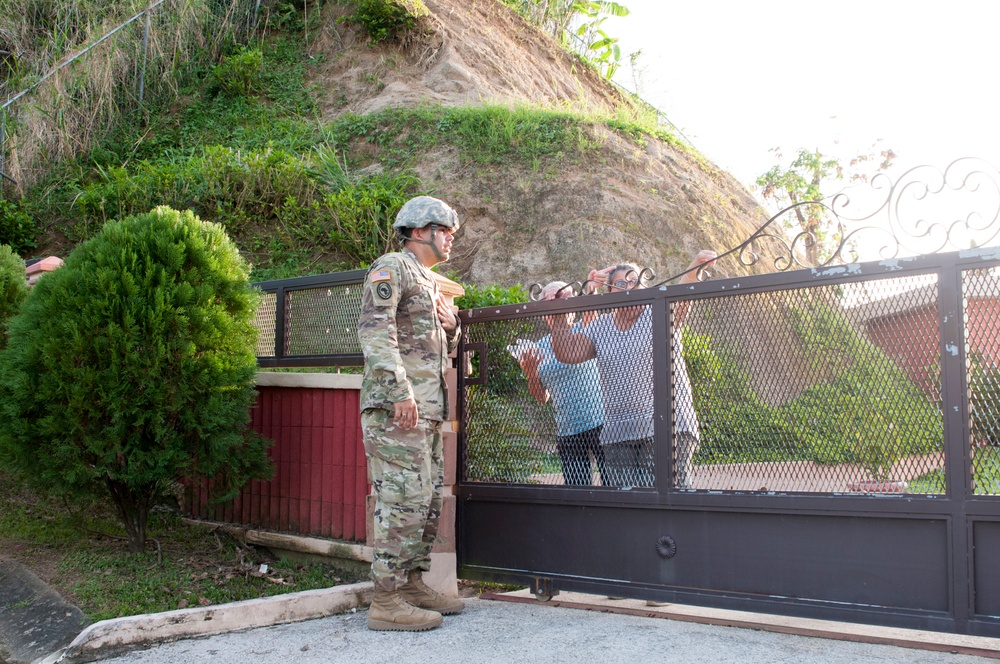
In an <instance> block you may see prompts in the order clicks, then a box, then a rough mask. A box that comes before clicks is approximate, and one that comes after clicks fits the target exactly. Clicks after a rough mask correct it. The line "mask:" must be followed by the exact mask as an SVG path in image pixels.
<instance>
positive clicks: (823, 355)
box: [683, 297, 943, 480]
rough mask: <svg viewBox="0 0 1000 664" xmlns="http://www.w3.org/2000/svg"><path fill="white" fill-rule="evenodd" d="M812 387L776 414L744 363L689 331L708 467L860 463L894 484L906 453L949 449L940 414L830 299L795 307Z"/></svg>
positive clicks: (688, 353)
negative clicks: (896, 469) (944, 445)
mask: <svg viewBox="0 0 1000 664" xmlns="http://www.w3.org/2000/svg"><path fill="white" fill-rule="evenodd" d="M788 311H789V320H790V322H791V323H792V328H793V330H794V331H795V333H796V339H797V342H798V348H797V349H796V350H790V352H796V353H798V354H799V355H800V357H802V358H803V359H804V360H805V361H806V363H807V364H808V366H809V375H810V376H811V377H813V379H812V384H811V385H809V386H808V387H806V388H805V389H804V390H802V392H801V393H800V394H799V395H798V396H796V397H795V398H793V399H791V400H790V401H788V402H786V403H784V404H782V405H780V406H771V405H769V404H767V403H765V402H764V401H763V400H762V399H761V398H760V397H759V396H758V394H757V392H756V391H755V389H754V384H753V379H752V377H751V376H750V374H749V373H748V372H747V371H745V370H744V369H741V368H740V365H739V362H738V360H737V359H736V355H735V354H734V353H731V352H729V351H727V350H726V349H724V348H716V346H715V344H714V343H713V340H712V339H711V338H710V337H709V336H708V335H699V334H696V333H694V332H692V331H690V330H687V329H685V330H684V333H683V334H684V358H685V361H686V362H687V365H688V372H689V375H690V378H691V383H692V389H693V392H694V403H695V408H696V410H697V412H698V417H699V421H700V423H701V438H702V440H701V445H700V447H699V450H698V452H697V456H696V459H698V460H699V461H700V462H702V463H706V462H711V463H719V462H733V461H742V462H746V461H785V460H787V461H793V460H811V461H815V462H817V463H829V464H839V463H857V464H859V465H861V466H862V467H863V468H865V470H866V471H867V472H868V473H869V475H870V476H871V477H872V478H873V479H877V480H884V479H886V478H887V476H888V474H889V472H890V470H891V468H892V466H893V465H894V464H895V463H896V462H897V461H899V460H900V459H901V458H902V457H903V456H905V455H908V454H926V453H929V452H933V451H937V450H940V449H941V445H942V440H943V429H942V422H941V416H940V413H939V412H937V411H936V410H935V406H934V405H933V404H932V403H931V402H930V401H929V400H928V399H927V398H926V397H925V396H924V394H923V393H922V392H921V391H920V389H919V388H918V387H917V386H916V385H915V384H914V383H913V382H912V381H911V380H910V379H909V378H908V377H907V375H906V373H905V372H904V371H903V370H902V369H900V368H899V366H898V365H896V363H895V362H893V361H892V360H891V359H890V358H888V357H887V356H886V355H885V354H884V353H883V352H882V351H881V350H879V349H878V348H876V347H875V346H873V345H872V344H871V343H869V342H868V341H866V340H865V339H864V338H862V337H861V336H860V335H859V334H858V332H857V331H856V330H854V329H853V328H852V327H851V325H850V323H849V322H848V321H847V320H846V318H845V317H844V315H843V314H842V313H840V312H839V311H837V310H836V309H835V307H834V306H833V305H831V304H829V303H827V302H824V301H823V300H822V298H820V297H816V298H814V299H809V298H806V299H804V301H803V302H801V303H800V304H799V305H798V306H794V307H790V308H789V309H788Z"/></svg>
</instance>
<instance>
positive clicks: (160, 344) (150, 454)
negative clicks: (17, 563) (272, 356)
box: [0, 207, 270, 551]
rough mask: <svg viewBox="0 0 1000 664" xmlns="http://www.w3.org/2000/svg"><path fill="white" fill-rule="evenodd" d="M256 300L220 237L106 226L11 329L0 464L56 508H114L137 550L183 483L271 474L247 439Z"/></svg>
mask: <svg viewBox="0 0 1000 664" xmlns="http://www.w3.org/2000/svg"><path fill="white" fill-rule="evenodd" d="M257 302H258V295H257V293H256V291H255V290H254V289H253V288H252V287H251V286H250V285H249V282H248V267H247V265H246V263H245V262H244V261H243V259H242V257H241V256H240V254H239V252H238V251H237V249H236V247H235V245H234V244H233V243H232V241H231V240H230V239H229V237H228V236H227V235H226V233H225V232H224V231H223V230H222V228H221V227H219V226H217V225H215V224H209V223H204V222H202V221H200V220H199V219H198V218H197V217H195V216H194V215H193V214H192V213H191V212H183V213H182V212H177V211H175V210H171V209H170V208H166V207H160V208H157V209H155V210H153V211H151V212H149V213H146V214H141V215H137V216H134V217H129V218H126V219H124V220H122V221H119V222H112V223H109V224H107V225H106V226H105V227H104V228H103V230H101V231H100V232H99V233H98V234H96V235H95V236H94V237H93V238H91V239H90V240H88V241H86V242H84V243H83V244H81V245H79V246H77V248H76V249H75V250H74V251H73V252H72V253H71V254H70V255H69V256H68V257H67V259H66V263H65V265H64V266H63V267H62V268H60V269H59V270H56V271H55V272H53V273H51V274H49V275H46V277H45V278H44V279H42V280H40V281H39V282H38V284H37V285H36V286H35V287H34V288H33V289H32V290H31V292H30V293H29V295H28V298H27V299H26V300H25V302H24V306H23V307H22V310H21V314H20V315H19V316H17V317H16V318H14V319H13V321H12V322H11V325H10V336H9V341H10V345H9V347H8V349H7V350H6V351H5V352H4V353H3V354H2V355H0V461H2V462H3V463H5V464H7V467H9V468H12V469H13V470H15V471H16V472H18V474H20V475H22V476H23V477H24V478H25V479H26V480H27V481H28V482H29V483H30V484H33V485H34V486H36V487H38V488H40V489H43V490H46V491H49V492H52V493H55V494H57V495H62V496H67V497H70V498H84V497H96V498H98V499H102V498H108V497H110V498H111V500H112V501H113V503H114V505H115V507H116V508H117V510H118V513H119V516H120V517H121V519H122V523H123V525H124V528H125V532H126V533H127V535H128V539H129V544H130V548H131V549H132V550H133V551H141V550H143V549H144V547H145V540H146V519H147V515H148V513H149V510H150V508H151V507H152V506H153V505H155V504H156V503H157V501H159V500H161V499H162V498H164V497H165V495H166V494H167V493H168V492H169V491H170V489H171V488H172V487H173V486H174V485H175V483H176V482H177V481H178V480H179V479H181V478H183V477H187V476H192V475H196V474H197V475H204V476H208V477H211V478H214V479H215V480H216V486H217V487H219V488H220V489H221V490H222V492H223V493H228V494H229V495H230V496H231V495H233V494H234V493H235V492H236V491H237V490H238V488H239V486H241V485H242V484H243V483H245V482H246V481H247V480H249V479H252V478H259V477H265V476H267V474H268V473H269V470H270V469H269V462H268V460H267V455H266V448H267V443H266V441H265V440H264V439H262V438H260V437H259V436H257V435H256V434H253V433H252V432H250V430H249V429H248V426H247V423H248V419H249V409H250V406H251V404H252V402H253V399H254V377H255V372H256V358H255V354H254V346H255V340H256V334H257V333H256V330H255V328H254V326H253V315H254V309H255V307H256V305H257ZM227 490H228V491H227Z"/></svg>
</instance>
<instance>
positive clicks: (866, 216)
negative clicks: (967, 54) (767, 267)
mask: <svg viewBox="0 0 1000 664" xmlns="http://www.w3.org/2000/svg"><path fill="white" fill-rule="evenodd" d="M855 194H856V195H858V198H860V199H861V200H860V202H858V203H855V202H854V201H852V198H851V196H852V195H855ZM959 197H961V200H959ZM803 208H812V209H814V210H815V209H816V208H818V209H819V210H821V214H822V217H823V223H824V225H825V226H826V228H827V229H829V230H828V235H829V239H828V240H827V241H826V243H825V246H823V247H821V252H822V253H820V254H818V256H817V254H816V253H815V252H809V251H808V249H809V248H810V247H813V246H815V245H816V244H817V243H818V240H817V238H816V237H815V236H814V235H813V234H812V233H810V232H808V231H801V232H799V233H798V234H797V235H795V236H793V237H792V238H791V239H790V240H789V239H788V238H787V237H785V236H783V235H781V234H779V233H777V232H775V231H774V230H773V229H771V227H772V226H773V225H774V223H775V222H776V221H778V220H782V219H787V218H788V216H789V215H791V214H795V213H796V211H800V210H802V209H803ZM956 212H958V214H956ZM998 219H1000V171H997V169H996V168H995V167H993V166H992V165H990V164H988V163H987V162H985V161H982V160H981V159H975V158H971V157H963V158H961V159H956V160H955V161H953V162H951V163H950V164H949V165H948V166H947V167H946V168H945V169H944V171H943V172H942V171H941V170H940V169H938V168H936V167H933V166H928V165H924V166H916V167H914V168H911V169H909V170H908V171H906V172H904V173H903V174H902V175H901V176H900V177H899V178H898V179H897V180H896V181H892V180H891V179H890V178H889V176H887V175H885V174H884V173H879V174H877V175H876V176H875V177H874V178H872V180H871V183H870V186H869V187H866V188H861V187H854V188H852V189H851V190H850V191H845V192H841V193H838V194H836V195H835V196H833V197H832V198H831V199H829V202H827V201H825V200H824V201H806V202H801V203H797V204H795V205H791V206H789V207H787V208H785V209H784V210H781V211H780V212H778V214H776V215H774V216H773V217H771V218H770V219H768V220H767V222H766V223H764V224H763V225H762V226H761V227H760V228H759V229H757V231H756V232H754V233H753V235H751V236H750V237H749V238H748V239H747V240H746V241H744V242H743V243H741V244H740V245H738V246H737V247H734V248H733V249H731V250H729V251H727V252H726V253H725V254H723V256H725V255H728V254H729V253H734V252H739V253H738V257H739V260H740V262H741V263H742V264H743V265H747V266H750V265H755V264H757V263H758V262H759V260H760V255H759V253H758V251H757V248H758V247H757V245H759V243H760V242H761V241H762V240H769V241H771V242H773V243H774V244H775V245H776V246H778V247H780V248H781V249H782V251H781V253H780V254H779V255H778V256H777V257H776V258H774V267H775V269H776V270H778V271H784V270H787V269H789V268H816V267H824V266H826V265H830V264H832V263H841V262H843V263H851V262H856V261H858V260H859V259H860V258H861V257H860V252H859V250H858V248H859V243H860V241H861V240H862V239H864V240H865V241H868V238H869V237H875V238H880V240H881V243H882V244H881V246H879V247H878V250H877V251H876V252H874V254H875V256H872V259H874V258H876V257H877V258H878V259H891V258H896V257H898V256H899V255H900V254H901V253H906V254H910V255H920V254H934V253H938V252H940V251H942V250H961V249H971V248H974V247H981V246H985V245H988V244H990V243H992V242H993V241H994V240H995V239H996V238H997V235H998V233H1000V223H998ZM810 253H812V254H813V256H817V258H818V259H817V260H813V261H809V260H806V259H805V257H806V256H807V255H809V254H810ZM721 257H722V256H720V258H721ZM681 274H684V273H683V272H682V273H681ZM677 276H680V275H677ZM674 278H676V277H674Z"/></svg>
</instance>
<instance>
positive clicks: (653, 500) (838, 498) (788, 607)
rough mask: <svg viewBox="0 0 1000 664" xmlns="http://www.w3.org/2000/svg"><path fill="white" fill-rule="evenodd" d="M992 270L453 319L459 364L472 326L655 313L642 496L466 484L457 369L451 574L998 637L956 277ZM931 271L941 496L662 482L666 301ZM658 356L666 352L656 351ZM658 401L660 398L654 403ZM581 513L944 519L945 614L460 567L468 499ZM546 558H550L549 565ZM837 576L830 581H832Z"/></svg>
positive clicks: (968, 257) (713, 288)
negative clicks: (978, 539) (454, 561)
mask: <svg viewBox="0 0 1000 664" xmlns="http://www.w3.org/2000/svg"><path fill="white" fill-rule="evenodd" d="M996 266H1000V249H974V250H967V251H960V252H951V253H941V254H935V255H930V256H918V257H913V258H900V259H892V260H883V261H877V262H869V263H851V264H847V265H841V266H832V267H823V268H817V269H807V270H797V271H794V272H783V273H774V274H765V275H756V276H751V277H737V278H729V279H720V280H717V281H705V282H700V283H692V284H683V285H671V286H659V287H657V288H653V289H642V290H637V291H631V292H625V293H615V294H606V295H600V296H581V297H576V298H571V299H568V300H555V301H548V302H530V303H527V304H515V305H505V306H500V307H488V308H482V309H475V310H470V311H464V312H462V318H463V322H464V323H465V325H463V334H462V341H461V345H460V348H459V357H460V358H463V361H462V362H460V363H459V364H460V366H464V364H465V362H464V358H465V353H466V351H467V349H468V331H469V327H470V325H475V324H476V323H479V322H488V321H496V320H505V319H517V318H526V317H532V318H534V317H537V316H540V315H548V314H556V313H570V312H579V311H582V310H586V309H594V308H598V307H599V308H601V309H607V308H611V307H616V306H620V305H623V304H636V305H641V304H650V305H651V306H652V314H653V321H654V323H653V335H654V360H653V361H654V376H655V384H654V389H655V393H656V395H657V396H658V398H657V399H656V405H655V408H656V410H655V434H654V441H655V443H654V444H655V450H656V452H655V454H656V468H657V473H656V484H655V487H653V488H652V489H633V490H631V491H627V492H626V491H615V490H609V489H605V488H603V487H596V488H594V487H574V488H568V487H563V486H524V485H507V484H495V483H479V482H468V481H467V480H466V477H465V468H466V465H465V459H466V449H467V442H468V441H467V435H466V427H465V423H466V421H467V417H466V415H467V413H466V403H465V395H466V390H465V387H466V386H467V385H468V384H469V383H468V382H467V381H466V376H465V372H464V371H460V372H459V385H458V387H459V389H458V396H459V400H458V401H459V404H458V405H459V411H458V417H459V424H460V428H459V446H460V460H461V464H462V465H461V467H460V473H459V478H458V479H459V483H458V487H457V495H458V508H459V509H458V534H459V538H458V562H459V576H460V578H469V579H479V580H486V581H498V582H506V583H518V584H523V585H527V586H530V587H535V588H537V587H550V588H554V589H557V588H562V589H566V590H579V591H582V592H592V593H600V594H614V595H623V594H624V595H629V594H631V595H633V596H635V597H638V598H646V599H660V600H663V601H670V602H678V603H689V604H697V605H704V606H713V607H717V608H727V609H738V610H750V611H765V612H772V613H779V614H789V615H798V616H803V617H809V618H823V619H835V620H846V621H852V622H859V621H860V622H869V623H875V624H886V625H892V626H900V627H914V628H920V629H932V630H937V631H950V632H961V633H968V634H975V635H981V636H994V637H996V636H1000V616H992V615H982V614H976V613H975V600H976V597H975V593H976V581H977V578H976V573H977V570H976V569H975V559H974V549H975V539H974V534H975V533H974V530H975V526H976V524H977V523H980V522H993V523H997V522H1000V496H991V495H978V496H977V495H975V494H973V493H972V486H971V481H972V462H971V453H970V450H971V444H970V443H969V442H967V441H970V432H969V416H968V413H969V412H970V411H969V400H968V395H967V393H966V366H967V365H966V344H965V323H964V319H965V309H964V302H963V291H962V275H963V272H964V271H965V270H971V269H977V268H989V267H996ZM931 273H933V274H936V275H937V287H938V299H937V307H938V325H939V349H938V350H939V356H940V359H941V385H942V394H941V397H942V404H941V408H942V414H943V418H942V425H943V428H944V438H943V452H944V455H945V481H946V489H945V493H944V494H943V495H906V496H891V497H889V496H880V495H858V494H846V493H837V492H833V493H823V494H817V493H797V492H774V491H771V492H766V493H761V492H750V491H732V492H714V491H712V492H709V491H694V492H693V491H688V490H683V491H679V490H676V489H673V488H671V487H670V486H669V484H670V478H671V477H672V475H673V468H672V454H671V451H672V449H671V444H670V441H671V440H672V431H671V427H672V425H671V418H670V416H669V415H670V403H671V399H672V395H671V393H670V389H671V386H670V384H669V383H670V381H669V380H668V379H667V376H668V367H669V362H670V357H669V354H670V347H671V345H670V344H669V343H667V338H668V336H667V332H668V330H670V329H671V328H670V327H669V326H668V323H669V322H670V321H669V315H670V305H671V304H673V303H680V302H684V301H688V300H695V299H699V300H703V299H710V298H716V297H724V296H728V295H733V294H742V293H755V292H764V291H771V290H777V289H779V288H782V287H784V289H793V288H807V287H812V286H830V285H839V284H847V283H854V282H860V281H871V280H878V279H889V278H899V277H905V276H915V275H920V274H931ZM664 349H665V352H664ZM660 395H663V396H662V397H660ZM487 502H489V503H496V504H509V505H511V506H514V505H523V506H539V508H540V507H541V506H545V505H562V506H574V507H580V508H588V507H589V508H607V507H611V508H636V509H656V510H662V511H674V510H677V511H683V512H706V513H708V512H721V511H725V512H731V513H741V512H743V513H747V514H769V515H782V514H785V515H797V516H832V517H838V516H840V517H861V518H883V519H900V520H902V519H903V518H904V517H905V518H907V519H910V520H943V522H944V525H945V530H946V533H947V534H946V541H945V545H946V547H947V561H948V563H947V564H948V570H947V596H948V610H947V612H940V611H932V610H927V609H906V608H899V607H891V606H885V607H876V606H866V605H860V604H852V605H849V606H844V605H843V603H840V602H834V601H831V600H824V599H810V598H808V597H801V598H794V597H774V596H768V597H764V598H759V597H755V596H751V595H750V594H748V593H746V592H737V591H726V590H719V589H716V590H706V589H701V590H699V589H693V588H687V587H681V586H673V587H671V586H661V587H650V586H649V584H645V585H634V586H632V585H629V584H627V583H626V584H623V583H622V582H620V581H615V582H611V580H610V579H608V578H605V579H599V578H595V577H582V576H573V575H561V574H558V573H556V572H555V571H544V570H531V569H511V568H503V567H497V566H482V565H477V564H474V563H473V562H472V561H470V559H469V549H470V541H467V539H466V533H467V532H468V531H469V528H468V527H466V526H469V525H471V523H470V522H468V521H467V520H468V519H472V518H474V517H473V515H472V512H475V511H476V509H475V508H476V506H477V504H478V503H487ZM548 562H551V561H548ZM835 582H836V580H834V581H833V583H835Z"/></svg>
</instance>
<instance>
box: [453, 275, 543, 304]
mask: <svg viewBox="0 0 1000 664" xmlns="http://www.w3.org/2000/svg"><path fill="white" fill-rule="evenodd" d="M448 277H449V278H450V279H453V280H455V281H459V280H458V279H457V278H456V275H454V274H449V275H448ZM462 287H463V288H465V295H462V296H461V297H458V298H455V305H456V306H457V307H458V308H459V309H475V308H477V307H496V306H500V305H501V304H516V303H518V302H527V301H528V291H526V290H524V286H521V285H520V284H515V285H513V286H506V287H505V286H498V285H496V284H492V285H490V286H476V285H475V284H462Z"/></svg>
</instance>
